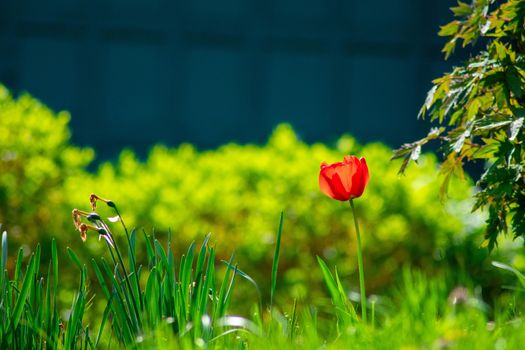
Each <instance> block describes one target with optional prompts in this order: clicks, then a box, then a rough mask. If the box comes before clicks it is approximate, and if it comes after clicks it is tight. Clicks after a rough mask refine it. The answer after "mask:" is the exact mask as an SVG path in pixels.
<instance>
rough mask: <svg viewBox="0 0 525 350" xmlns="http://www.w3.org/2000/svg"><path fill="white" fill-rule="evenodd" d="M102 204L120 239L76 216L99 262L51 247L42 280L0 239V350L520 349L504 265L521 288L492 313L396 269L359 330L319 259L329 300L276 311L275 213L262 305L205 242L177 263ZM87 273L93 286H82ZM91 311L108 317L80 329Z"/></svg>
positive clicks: (350, 306)
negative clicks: (97, 308) (96, 308)
mask: <svg viewBox="0 0 525 350" xmlns="http://www.w3.org/2000/svg"><path fill="white" fill-rule="evenodd" d="M108 206H110V207H112V208H114V210H115V211H116V214H117V216H116V217H115V218H112V219H111V221H119V222H120V223H121V226H122V229H121V230H119V232H118V233H115V234H114V233H113V232H112V230H110V227H109V225H107V224H106V222H105V221H104V220H103V219H101V218H100V217H99V216H98V214H95V213H92V214H89V215H86V216H85V220H88V221H89V222H90V223H91V224H93V225H94V226H96V228H97V229H98V234H99V235H102V236H105V237H106V238H109V239H103V240H101V242H100V245H101V247H102V246H103V245H105V247H106V249H105V252H102V251H101V253H100V256H98V257H95V258H93V259H92V260H91V261H90V262H89V264H88V263H86V262H84V261H82V260H81V259H80V258H79V257H78V256H77V254H76V253H75V252H74V251H73V250H71V249H69V248H67V249H66V251H67V259H68V261H65V262H59V259H58V256H59V250H58V248H57V245H56V243H55V241H53V242H52V244H51V260H50V263H49V266H48V268H47V270H45V271H40V270H39V267H40V256H41V250H40V246H37V247H36V249H35V252H34V253H32V254H30V255H29V256H28V257H26V256H25V255H24V251H23V249H20V250H19V251H18V254H17V256H16V259H15V260H14V262H13V264H12V265H9V264H8V258H7V257H8V254H9V251H8V239H7V233H6V232H4V233H3V234H2V250H1V251H2V256H1V268H2V272H3V273H2V274H1V276H0V311H1V312H0V318H1V319H0V348H2V349H4V348H16V349H26V348H31V349H96V348H100V349H107V348H122V349H124V348H126V349H128V348H130V349H154V348H165V347H166V346H169V347H170V348H175V349H193V348H203V349H225V348H227V349H288V348H300V349H320V348H323V349H350V348H352V349H450V348H458V349H476V350H479V349H493V348H501V349H503V348H506V349H515V348H516V349H517V348H519V347H520V346H521V344H523V342H524V341H525V324H524V323H523V322H522V317H521V312H522V309H521V308H520V306H519V304H520V300H521V298H522V297H521V294H520V293H521V291H522V290H523V288H524V285H523V281H524V280H525V279H523V275H522V274H521V273H520V272H519V271H517V270H516V269H514V268H512V267H510V266H507V265H505V264H502V263H494V265H495V266H496V267H499V268H501V269H504V270H502V271H506V270H508V271H509V273H513V274H514V275H515V276H516V278H517V282H519V283H520V284H521V288H517V289H515V290H514V291H511V292H507V293H505V294H502V297H501V298H499V299H497V301H496V304H494V305H491V306H489V305H487V304H486V303H485V302H484V301H483V299H482V297H481V295H479V293H476V292H475V289H472V288H471V289H470V290H469V289H467V288H456V289H453V288H454V287H455V286H451V285H448V284H447V283H446V281H445V280H443V279H438V278H431V277H428V276H425V275H424V274H423V273H422V272H418V271H416V270H413V269H411V268H410V267H408V266H407V267H404V268H402V273H401V276H402V278H401V279H400V280H399V281H398V282H397V283H396V284H395V285H394V286H392V287H391V288H390V289H389V291H388V292H387V293H386V294H385V295H382V296H379V297H378V296H370V297H369V303H370V305H371V306H372V307H371V309H370V313H369V315H368V316H369V320H370V322H368V323H366V322H364V321H363V320H362V319H361V318H360V317H359V316H358V313H357V312H356V309H355V307H354V305H358V304H357V303H356V302H355V301H353V300H351V299H350V298H349V295H350V294H349V291H348V290H345V288H344V285H345V284H344V283H343V282H342V281H341V278H340V276H339V274H338V272H337V268H335V267H330V266H328V265H327V264H326V263H325V262H324V261H323V260H322V259H321V258H318V263H319V269H320V270H321V272H322V275H323V278H324V281H325V286H326V291H325V292H326V299H324V300H318V302H317V303H316V304H309V305H304V304H301V303H300V302H297V301H296V300H294V301H293V303H290V304H289V305H276V304H275V293H276V284H277V275H278V265H279V251H280V241H281V236H282V235H283V234H293V228H289V229H288V231H289V232H283V221H284V215H283V214H281V217H280V220H279V225H278V229H277V231H276V244H275V248H274V259H273V264H272V265H273V268H272V271H271V275H270V276H268V278H269V279H270V281H271V282H270V284H269V285H270V286H271V290H270V291H269V294H270V301H269V304H268V305H264V304H263V300H262V297H261V295H262V292H261V290H260V289H259V287H258V283H257V281H255V280H254V279H253V278H252V277H250V276H249V275H247V274H246V273H245V272H243V270H242V269H241V268H239V267H238V266H237V262H236V260H235V256H234V255H233V254H232V256H231V258H230V259H229V260H228V261H223V262H220V261H218V260H217V259H216V257H215V247H214V246H212V245H211V244H210V235H207V236H206V237H205V238H204V239H203V241H202V242H201V243H200V244H199V245H198V244H197V243H195V242H194V243H192V244H191V245H190V246H189V247H188V249H187V250H186V251H185V252H184V254H182V255H181V256H180V257H176V256H175V255H174V253H173V251H172V239H173V235H172V234H169V235H168V237H167V240H166V243H165V245H163V244H161V243H160V240H159V239H157V238H156V237H155V235H154V234H147V233H145V232H142V233H138V232H137V231H135V230H132V231H131V232H128V230H127V228H126V226H125V224H124V221H123V220H122V217H121V216H120V213H119V212H118V210H117V208H116V206H115V205H114V203H113V202H109V203H108ZM92 238H93V237H91V238H90V239H92ZM219 244H220V243H219ZM137 251H140V252H144V254H137ZM108 257H109V259H108ZM61 263H71V264H73V265H74V266H75V267H76V268H77V269H78V287H77V290H76V292H75V293H74V295H73V296H72V298H71V300H70V305H69V306H68V312H67V313H63V312H61V310H60V309H59V305H58V303H57V294H58V293H59V289H60V286H59V278H60V277H59V266H60V264H61ZM88 268H89V269H92V270H93V272H94V274H95V276H96V279H95V281H91V282H90V281H89V279H88ZM245 281H247V282H248V283H244V282H245ZM241 282H242V283H241ZM466 282H468V281H466ZM90 283H96V284H97V288H93V290H95V289H99V290H100V293H99V295H96V294H95V293H94V292H93V291H92V290H91V289H90V288H89V287H90ZM246 286H248V287H253V288H254V289H255V290H256V292H257V296H258V297H257V298H256V299H255V300H253V301H251V304H252V305H253V307H252V308H251V309H249V310H244V311H238V308H237V307H234V306H236V305H237V304H242V305H246V300H239V299H238V298H236V297H235V295H237V294H235V293H234V290H235V288H246ZM245 294H246V293H245ZM241 295H244V294H242V293H241ZM95 301H96V302H98V303H104V304H105V307H104V308H103V312H100V313H99V314H98V315H97V317H95V318H93V317H91V318H89V320H88V317H86V315H87V314H88V313H89V312H90V307H91V306H92V305H93V304H94V302H95ZM231 310H236V313H233V312H232V311H231ZM91 311H92V310H91Z"/></svg>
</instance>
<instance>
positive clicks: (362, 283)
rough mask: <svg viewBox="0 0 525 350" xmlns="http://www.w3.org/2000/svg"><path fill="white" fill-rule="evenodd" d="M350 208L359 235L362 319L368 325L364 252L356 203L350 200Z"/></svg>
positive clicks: (358, 256)
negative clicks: (356, 213)
mask: <svg viewBox="0 0 525 350" xmlns="http://www.w3.org/2000/svg"><path fill="white" fill-rule="evenodd" d="M350 207H351V208H352V214H353V215H354V223H355V232H356V235H357V266H358V268H359V289H360V293H361V319H362V320H363V322H365V323H366V291H365V273H364V270H363V251H362V249H361V234H360V233H359V224H358V223H357V216H356V215H355V207H354V201H353V200H352V199H350Z"/></svg>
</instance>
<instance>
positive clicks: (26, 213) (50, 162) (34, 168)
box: [0, 85, 94, 244]
mask: <svg viewBox="0 0 525 350" xmlns="http://www.w3.org/2000/svg"><path fill="white" fill-rule="evenodd" d="M68 123H69V114H67V113H66V112H61V113H58V114H54V113H53V112H52V111H51V110H49V109H48V108H47V107H46V106H44V105H43V104H41V103H40V102H38V101H37V100H35V99H34V98H32V97H31V96H29V95H27V94H24V95H22V96H20V97H19V98H17V99H15V98H13V96H12V95H11V94H10V93H9V91H8V90H7V89H6V88H5V87H4V86H2V85H0V223H2V224H3V225H4V227H5V228H6V229H8V230H9V233H10V241H11V242H18V243H25V244H30V243H32V242H35V241H38V240H41V239H42V238H43V237H49V236H50V235H57V236H63V234H64V230H65V226H64V224H65V218H64V216H67V215H68V212H63V211H62V209H65V205H66V203H67V201H66V198H65V197H67V192H65V191H64V181H65V179H66V178H68V177H70V176H73V175H78V173H79V172H83V171H84V167H85V166H86V165H87V164H88V163H89V162H90V161H91V159H92V158H93V155H94V153H93V151H92V150H91V149H87V148H84V149H81V148H78V147H74V146H72V145H71V144H70V143H69V138H70V132H69V128H68Z"/></svg>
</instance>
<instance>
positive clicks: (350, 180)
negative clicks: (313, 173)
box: [319, 156, 369, 201]
mask: <svg viewBox="0 0 525 350" xmlns="http://www.w3.org/2000/svg"><path fill="white" fill-rule="evenodd" d="M368 178H369V175H368V167H367V165H366V161H365V159H364V158H360V159H358V158H357V157H356V156H346V157H345V158H344V160H343V161H342V162H338V163H334V164H330V165H328V164H327V163H326V162H323V163H322V164H321V172H320V173H319V186H320V187H321V191H322V192H323V193H324V194H326V195H327V196H328V197H330V198H333V199H336V200H338V201H347V200H350V199H352V198H358V197H361V195H362V194H363V191H364V190H365V187H366V184H367V183H368Z"/></svg>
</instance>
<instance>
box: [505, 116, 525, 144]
mask: <svg viewBox="0 0 525 350" xmlns="http://www.w3.org/2000/svg"><path fill="white" fill-rule="evenodd" d="M524 119H525V118H523V117H521V118H518V119H516V120H515V121H513V122H512V123H511V124H510V136H509V140H511V141H514V140H515V139H516V137H517V136H518V133H519V132H520V129H521V127H522V126H523V120H524Z"/></svg>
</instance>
